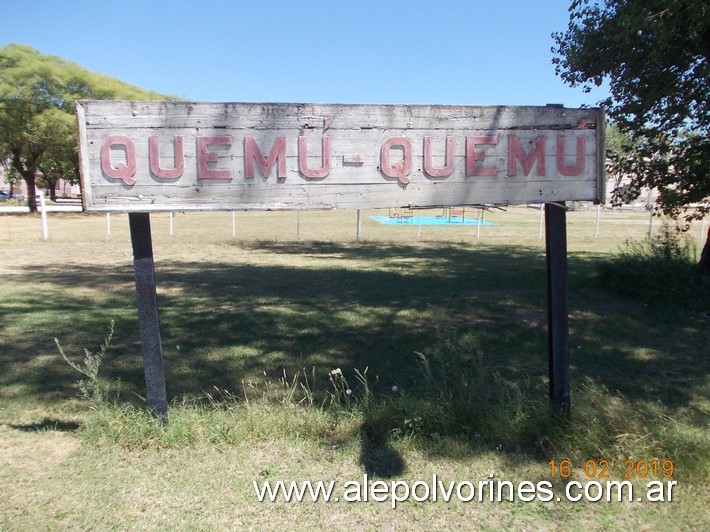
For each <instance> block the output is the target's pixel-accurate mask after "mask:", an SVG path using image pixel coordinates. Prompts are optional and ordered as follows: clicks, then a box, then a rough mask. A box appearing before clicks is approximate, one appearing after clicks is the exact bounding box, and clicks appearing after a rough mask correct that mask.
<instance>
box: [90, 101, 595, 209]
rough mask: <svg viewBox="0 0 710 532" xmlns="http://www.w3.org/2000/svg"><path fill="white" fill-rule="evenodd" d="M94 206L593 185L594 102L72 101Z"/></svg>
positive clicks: (544, 198) (344, 199) (539, 196)
mask: <svg viewBox="0 0 710 532" xmlns="http://www.w3.org/2000/svg"><path fill="white" fill-rule="evenodd" d="M77 114H78V121H79V131H80V141H79V148H80V156H81V157H80V159H81V179H82V194H83V201H84V208H85V210H88V211H93V212H116V211H122V212H155V211H172V210H183V211H187V210H269V209H333V208H385V207H400V206H411V207H438V206H452V205H473V204H508V205H513V204H525V203H545V202H562V201H570V200H578V201H585V200H587V201H595V202H599V201H602V200H603V197H604V175H603V173H604V114H603V112H602V111H601V110H599V109H566V108H563V107H559V106H547V107H510V106H499V107H475V106H434V105H315V104H250V103H193V102H154V101H150V102H138V101H80V102H78V103H77Z"/></svg>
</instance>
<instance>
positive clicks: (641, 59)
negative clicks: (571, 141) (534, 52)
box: [552, 0, 710, 275]
mask: <svg viewBox="0 0 710 532" xmlns="http://www.w3.org/2000/svg"><path fill="white" fill-rule="evenodd" d="M553 39H554V40H555V44H556V46H555V47H553V48H552V52H553V54H554V57H553V63H554V64H555V65H556V71H557V74H558V75H559V76H561V77H562V79H563V80H564V81H565V82H566V83H568V84H569V85H571V86H572V87H577V86H581V87H582V88H583V90H584V91H585V92H589V91H590V90H591V89H592V87H594V86H597V87H599V86H601V85H602V84H603V83H605V82H607V83H608V84H609V92H610V96H609V97H608V98H605V99H604V100H602V101H601V102H599V104H600V105H601V106H602V107H604V108H606V110H607V114H608V116H609V118H610V119H611V121H613V123H614V124H615V125H616V126H617V127H618V129H619V132H620V133H621V135H622V137H621V138H622V141H621V143H620V144H619V145H618V146H617V148H618V149H616V150H610V152H609V156H610V158H611V173H612V175H613V176H616V177H617V178H619V177H621V176H625V177H629V178H631V185H630V187H627V188H626V189H624V192H626V193H628V192H629V191H631V193H632V194H631V196H633V193H634V190H635V191H636V192H635V193H636V195H638V191H639V190H640V189H641V188H643V187H649V188H652V189H656V190H657V191H658V197H657V200H656V201H657V203H658V206H659V207H660V209H661V211H662V212H663V213H664V214H666V215H669V216H671V217H673V218H675V219H678V218H682V219H683V220H684V222H685V227H686V228H687V227H688V224H689V223H690V222H691V221H692V220H699V219H702V218H704V217H705V216H707V215H708V214H709V213H710V138H709V135H710V90H709V89H710V3H708V0H598V1H592V2H590V1H589V0H574V1H573V2H572V4H571V6H570V20H569V25H568V28H567V31H565V32H558V33H555V34H553ZM624 136H626V137H624ZM616 192H617V195H618V193H619V189H617V191H616ZM627 197H629V196H628V194H627ZM699 271H701V272H702V273H703V274H705V275H710V230H709V231H708V240H707V241H706V243H705V247H704V248H703V251H702V255H701V259H700V264H699Z"/></svg>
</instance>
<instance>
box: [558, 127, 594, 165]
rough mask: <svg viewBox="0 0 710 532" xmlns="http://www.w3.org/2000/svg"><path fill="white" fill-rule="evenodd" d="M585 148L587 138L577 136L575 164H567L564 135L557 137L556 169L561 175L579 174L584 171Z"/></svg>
mask: <svg viewBox="0 0 710 532" xmlns="http://www.w3.org/2000/svg"><path fill="white" fill-rule="evenodd" d="M586 149H587V139H586V138H585V137H581V136H580V137H577V164H575V165H574V166H567V165H566V164H565V137H564V136H563V135H559V136H558V137H557V171H558V172H559V173H561V174H562V175H579V174H581V173H582V172H583V171H584V152H585V150H586Z"/></svg>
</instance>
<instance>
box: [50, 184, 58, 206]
mask: <svg viewBox="0 0 710 532" xmlns="http://www.w3.org/2000/svg"><path fill="white" fill-rule="evenodd" d="M58 183H59V180H58V179H57V180H55V181H51V182H50V183H49V199H51V200H52V201H57V184H58Z"/></svg>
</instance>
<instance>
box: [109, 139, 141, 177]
mask: <svg viewBox="0 0 710 532" xmlns="http://www.w3.org/2000/svg"><path fill="white" fill-rule="evenodd" d="M113 146H123V147H124V148H125V150H126V162H125V163H122V162H121V163H117V164H116V166H113V165H112V164H111V147H113ZM137 164H138V163H137V162H136V145H135V143H134V142H133V139H131V138H130V137H127V136H125V135H109V136H108V137H106V138H105V139H104V141H103V142H102V143H101V170H102V171H103V173H104V174H105V175H106V177H110V178H111V179H120V180H121V181H123V182H124V183H125V184H126V185H129V186H130V185H135V183H136V180H135V179H133V176H134V175H136V167H137Z"/></svg>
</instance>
